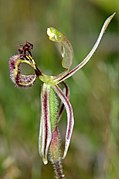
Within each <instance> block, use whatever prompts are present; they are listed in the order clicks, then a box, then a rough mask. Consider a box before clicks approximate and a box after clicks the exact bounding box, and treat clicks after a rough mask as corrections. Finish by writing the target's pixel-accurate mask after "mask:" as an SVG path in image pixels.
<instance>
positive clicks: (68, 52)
mask: <svg viewBox="0 0 119 179" xmlns="http://www.w3.org/2000/svg"><path fill="white" fill-rule="evenodd" d="M47 35H48V36H49V39H50V40H51V41H54V42H57V43H58V44H59V46H60V49H61V55H62V58H63V59H62V66H63V68H65V69H69V68H70V67H71V65H72V61H73V48H72V45H71V43H70V41H69V40H68V39H67V38H66V36H64V34H62V33H61V32H59V31H58V30H57V29H55V28H54V27H50V28H48V29H47Z"/></svg>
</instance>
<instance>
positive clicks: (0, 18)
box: [0, 0, 119, 179]
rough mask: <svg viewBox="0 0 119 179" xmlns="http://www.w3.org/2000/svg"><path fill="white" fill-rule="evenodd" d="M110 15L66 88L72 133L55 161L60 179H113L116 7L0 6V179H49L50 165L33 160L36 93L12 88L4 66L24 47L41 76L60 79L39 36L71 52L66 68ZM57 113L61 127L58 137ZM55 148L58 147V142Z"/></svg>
mask: <svg viewBox="0 0 119 179" xmlns="http://www.w3.org/2000/svg"><path fill="white" fill-rule="evenodd" d="M114 11H116V16H115V17H114V19H113V20H112V22H111V24H110V25H109V27H108V29H107V31H106V33H105V35H104V37H103V40H102V42H101V44H100V46H99V48H98V50H97V51H96V53H95V55H94V56H93V58H92V60H91V61H90V62H89V63H88V65H87V66H86V67H85V68H84V69H83V70H81V71H80V72H77V74H76V75H74V77H72V78H71V79H69V80H67V83H68V84H69V86H70V87H71V103H72V106H73V107H74V115H75V127H74V132H73V137H72V142H71V145H70V149H69V151H68V155H67V157H66V159H65V160H63V166H64V172H65V175H66V178H68V179H72V178H75V179H79V178H80V179H92V178H94V179H103V178H104V179H117V178H119V170H118V169H119V1H118V0H113V1H112V0H110V1H108V0H89V1H88V0H80V1H78V0H69V1H64V0H60V1H58V0H56V1H53V0H42V1H39V0H34V1H33V0H25V1H24V0H20V1H16V0H0V27H1V28H0V178H1V179H14V178H18V179H21V178H22V179H30V178H32V179H39V178H40V179H46V178H54V174H53V169H52V167H51V165H50V164H48V165H46V166H44V165H43V163H42V161H41V158H40V156H39V155H38V146H37V140H38V139H37V138H38V130H39V116H40V98H39V96H40V88H41V83H39V82H36V83H35V85H34V87H32V88H29V89H19V88H16V87H15V86H14V85H13V83H12V82H11V80H10V78H9V68H8V61H9V58H10V57H11V56H12V55H13V54H16V53H17V47H18V45H19V44H22V43H24V42H25V41H26V40H27V41H29V42H31V43H33V44H34V50H33V56H34V59H35V60H36V61H37V64H38V66H39V67H40V68H41V69H42V70H43V71H44V72H45V73H47V74H49V75H51V74H53V75H55V74H58V73H59V72H61V71H62V70H63V69H62V68H61V63H60V62H61V61H60V59H61V57H60V56H59V54H58V51H57V49H56V48H55V46H54V44H53V43H52V42H50V41H49V40H48V38H47V36H46V28H47V27H49V26H54V27H56V28H57V29H59V30H60V31H61V32H63V33H64V34H65V35H66V36H67V37H68V38H69V39H70V41H71V43H72V45H73V48H74V64H73V65H76V64H78V63H79V62H80V61H81V59H83V58H84V57H85V55H86V54H87V53H88V52H89V50H90V49H91V47H92V46H93V43H94V41H95V40H96V38H97V35H98V33H99V31H100V28H101V26H102V24H103V22H104V20H105V19H106V18H107V16H109V15H110V14H112V13H113V12H114ZM64 126H65V113H64V115H63V118H62V121H61V126H60V129H61V136H63V133H64V131H65V130H64ZM62 143H63V142H62Z"/></svg>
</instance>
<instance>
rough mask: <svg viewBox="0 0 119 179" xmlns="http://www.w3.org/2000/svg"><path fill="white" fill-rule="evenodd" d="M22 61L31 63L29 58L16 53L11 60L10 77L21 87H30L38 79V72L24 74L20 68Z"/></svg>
mask: <svg viewBox="0 0 119 179" xmlns="http://www.w3.org/2000/svg"><path fill="white" fill-rule="evenodd" d="M21 63H27V64H29V62H28V60H26V59H25V60H24V59H21V58H20V55H14V56H12V57H11V58H10V60H9V68H10V77H11V80H12V81H13V83H15V84H16V85H17V86H19V87H30V86H32V85H33V83H34V82H35V80H36V74H33V75H22V74H21V70H20V65H21Z"/></svg>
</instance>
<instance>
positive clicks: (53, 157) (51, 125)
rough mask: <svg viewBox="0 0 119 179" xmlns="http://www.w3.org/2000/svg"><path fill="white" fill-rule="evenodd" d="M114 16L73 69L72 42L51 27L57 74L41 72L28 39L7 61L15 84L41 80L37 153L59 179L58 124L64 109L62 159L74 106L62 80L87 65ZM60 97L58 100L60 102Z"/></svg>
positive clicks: (49, 34)
mask: <svg viewBox="0 0 119 179" xmlns="http://www.w3.org/2000/svg"><path fill="white" fill-rule="evenodd" d="M114 15H115V13H114V14H112V15H111V16H110V17H108V18H107V19H106V21H105V22H104V24H103V26H102V29H101V31H100V34H99V36H98V39H97V41H96V42H95V44H94V46H93V48H92V49H91V51H90V52H89V53H88V55H87V56H86V58H84V60H83V61H82V62H81V63H79V64H78V65H77V66H76V67H75V68H73V69H72V70H70V67H71V65H72V61H73V48H72V45H71V43H70V42H69V40H68V39H67V38H66V36H65V35H64V34H62V33H61V32H59V31H58V30H56V29H55V28H53V27H50V28H48V29H47V35H48V37H49V39H50V40H51V41H53V42H57V44H58V46H59V48H60V51H61V56H62V67H63V68H64V69H65V70H64V72H62V73H60V74H59V75H57V76H48V75H46V74H44V73H43V72H41V70H40V69H39V68H38V67H37V65H36V62H35V60H34V59H33V57H32V53H31V50H32V48H33V45H32V44H31V43H29V42H26V44H25V45H24V46H20V48H19V49H18V51H19V53H18V54H17V55H14V56H12V57H11V58H10V60H9V67H10V77H11V80H12V81H13V83H15V84H16V86H18V87H31V86H32V85H33V84H34V82H35V81H36V79H39V80H41V81H42V82H43V86H42V90H41V119H40V130H39V138H38V143H39V144H38V146H39V153H40V156H41V157H42V159H43V162H44V164H47V163H48V159H49V160H50V161H51V162H52V164H53V165H54V168H55V172H56V177H57V178H58V176H60V177H59V178H63V177H64V175H63V172H62V166H61V157H60V155H61V154H60V142H59V141H60V133H59V129H58V123H59V121H60V118H61V115H62V112H63V110H64V109H65V110H66V113H67V127H66V134H65V148H64V153H63V157H62V158H63V159H64V158H65V156H66V154H67V151H68V148H69V144H70V140H71V136H72V131H73V127H74V115H73V109H72V105H71V103H70V101H69V87H68V86H67V85H66V83H65V82H64V80H66V79H68V78H69V77H71V76H72V75H74V74H75V73H76V72H77V71H78V70H79V69H81V68H82V67H83V66H84V65H86V64H87V62H88V61H89V60H90V58H91V57H92V55H93V54H94V52H95V51H96V49H97V47H98V45H99V43H100V41H101V39H102V36H103V34H104V32H105V30H106V28H107V26H108V24H109V23H110V21H111V20H112V18H113V16H114ZM22 63H26V64H28V65H30V66H31V67H32V68H33V69H34V74H31V75H24V74H21V71H20V65H21V64H22ZM59 99H60V100H61V104H60V105H59Z"/></svg>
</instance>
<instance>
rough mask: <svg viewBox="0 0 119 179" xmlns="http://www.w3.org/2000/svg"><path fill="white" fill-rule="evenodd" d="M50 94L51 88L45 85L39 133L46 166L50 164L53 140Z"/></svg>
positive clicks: (42, 93)
mask: <svg viewBox="0 0 119 179" xmlns="http://www.w3.org/2000/svg"><path fill="white" fill-rule="evenodd" d="M49 94H50V86H49V85H47V84H45V83H44V84H43V87H42V92H41V120H40V131H39V153H40V155H41V157H42V158H43V162H44V164H47V163H48V160H47V155H48V150H49V145H50V142H51V138H52V134H51V122H50V108H49Z"/></svg>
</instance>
